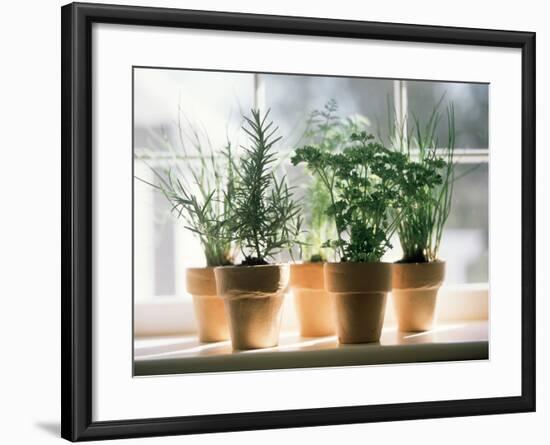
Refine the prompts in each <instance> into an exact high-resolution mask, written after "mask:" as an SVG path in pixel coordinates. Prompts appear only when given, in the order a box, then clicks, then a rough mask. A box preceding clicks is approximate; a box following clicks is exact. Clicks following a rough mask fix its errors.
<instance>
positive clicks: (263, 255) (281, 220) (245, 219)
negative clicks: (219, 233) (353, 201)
mask: <svg viewBox="0 0 550 445" xmlns="http://www.w3.org/2000/svg"><path fill="white" fill-rule="evenodd" d="M268 117H269V110H268V111H267V112H266V113H265V114H264V115H263V117H262V115H261V113H260V111H259V110H251V115H250V117H245V125H244V126H243V130H244V132H245V133H246V134H247V135H248V136H249V138H250V145H249V146H248V147H242V148H243V150H244V155H243V156H242V158H241V160H240V164H239V170H238V181H237V183H236V187H235V189H234V191H233V196H232V204H233V208H232V213H231V220H230V224H229V227H230V230H231V231H232V234H233V236H234V238H235V239H236V240H238V242H239V245H240V248H241V251H242V254H243V256H244V260H243V262H242V264H243V265H261V264H268V260H269V259H273V257H274V255H276V254H278V253H279V252H281V251H282V250H283V249H290V248H292V246H293V245H295V244H296V243H297V239H298V236H299V234H300V226H301V216H300V210H301V209H300V207H299V206H298V205H297V203H296V202H295V201H294V199H293V193H292V190H291V188H289V187H288V186H287V184H286V178H285V177H284V176H283V177H282V178H281V179H280V180H278V179H277V178H276V176H275V174H274V172H273V169H274V165H273V164H274V162H275V160H276V155H275V153H274V150H273V148H274V145H275V144H276V143H277V142H278V141H279V140H280V139H281V137H279V136H277V131H278V127H274V126H273V122H272V121H268Z"/></svg>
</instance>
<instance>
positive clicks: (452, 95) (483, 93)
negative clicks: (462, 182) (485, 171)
mask: <svg viewBox="0 0 550 445" xmlns="http://www.w3.org/2000/svg"><path fill="white" fill-rule="evenodd" d="M406 85H407V96H408V107H409V115H414V116H417V117H418V118H419V119H420V120H421V121H425V120H426V119H427V118H428V117H429V116H430V113H431V112H432V110H433V107H434V104H437V103H438V102H439V101H440V100H441V99H442V98H443V100H442V102H441V109H440V111H442V112H444V111H445V108H446V107H447V106H448V105H449V104H450V103H451V102H452V103H453V104H454V110H455V129H456V146H457V147H459V148H487V147H488V145H489V135H488V128H489V125H488V124H489V86H488V85H486V84H475V83H458V82H453V83H451V82H428V81H407V82H406ZM446 129H447V123H446V118H445V117H444V116H443V119H442V125H440V131H439V140H440V141H441V142H442V143H443V144H444V143H446V141H447V132H446Z"/></svg>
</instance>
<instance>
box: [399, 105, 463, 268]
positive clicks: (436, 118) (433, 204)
mask: <svg viewBox="0 0 550 445" xmlns="http://www.w3.org/2000/svg"><path fill="white" fill-rule="evenodd" d="M438 108H439V104H438V105H437V106H436V107H434V110H433V111H432V113H431V115H430V116H429V118H428V119H427V122H426V123H425V124H422V123H421V122H420V121H419V120H418V119H417V118H413V122H412V123H413V125H412V130H411V131H410V132H409V134H407V133H406V132H405V130H404V129H405V128H406V125H405V123H404V122H398V123H397V125H396V129H397V131H396V137H395V139H394V145H395V146H396V147H397V148H398V149H399V151H400V153H403V154H404V155H405V156H406V157H407V159H408V161H409V163H410V165H411V166H412V168H411V169H409V170H408V171H407V172H405V174H406V175H407V180H408V181H407V182H408V183H409V184H415V186H414V187H408V188H406V189H405V191H404V192H405V195H406V196H405V199H404V201H403V202H405V203H406V205H405V209H404V212H403V217H402V218H401V220H400V222H399V225H398V229H397V233H398V235H399V241H400V243H401V247H402V249H403V258H402V259H401V261H400V262H404V263H425V262H431V261H436V260H437V255H438V251H439V246H440V244H441V237H442V234H443V227H444V225H445V223H446V221H447V218H448V217H449V213H450V211H451V200H452V195H453V185H454V181H455V176H454V159H453V158H454V144H455V127H454V109H453V106H452V104H451V105H450V106H449V108H448V109H447V134H448V137H447V142H446V145H445V147H444V148H441V149H439V148H438V147H439V143H438V138H437V131H438V126H439V123H440V120H441V115H440V113H439V111H438ZM419 170H422V171H423V173H422V174H423V175H424V176H423V177H422V176H420V177H414V175H418V171H419ZM415 180H416V181H415Z"/></svg>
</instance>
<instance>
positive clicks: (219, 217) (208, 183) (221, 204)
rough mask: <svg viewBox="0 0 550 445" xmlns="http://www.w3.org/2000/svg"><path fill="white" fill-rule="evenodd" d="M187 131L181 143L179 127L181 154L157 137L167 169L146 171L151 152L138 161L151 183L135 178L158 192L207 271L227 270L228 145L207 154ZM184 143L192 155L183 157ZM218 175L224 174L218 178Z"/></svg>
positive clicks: (232, 181)
mask: <svg viewBox="0 0 550 445" xmlns="http://www.w3.org/2000/svg"><path fill="white" fill-rule="evenodd" d="M190 131H191V135H190V136H189V137H188V138H186V137H185V132H184V129H183V125H182V123H181V121H180V122H179V134H180V142H181V147H180V148H181V153H180V152H177V150H175V149H174V147H172V145H171V144H170V143H169V142H168V141H167V138H163V137H161V138H157V139H156V142H157V143H159V145H161V146H162V147H163V148H164V149H165V150H164V152H165V153H166V152H167V153H171V154H172V155H173V156H172V158H171V162H170V167H169V168H163V169H161V168H155V167H152V166H151V165H150V163H149V161H151V160H153V159H155V157H156V154H155V153H149V154H147V155H145V156H138V159H140V160H141V161H143V162H145V163H146V164H147V165H148V166H149V168H150V169H151V170H152V172H153V173H154V179H155V180H154V182H148V181H146V180H144V179H142V178H139V177H136V179H138V180H140V181H142V182H144V183H146V184H148V185H150V186H151V187H153V188H155V189H156V190H157V191H159V192H161V193H162V194H163V195H164V196H165V197H166V199H167V200H168V201H169V202H170V203H171V205H172V208H171V210H172V213H174V214H175V215H176V216H177V217H178V218H179V219H181V220H183V222H184V224H185V228H186V229H188V230H190V231H191V232H193V233H194V234H195V236H196V237H197V238H198V239H199V241H200V243H201V245H202V248H203V251H204V255H205V257H206V263H207V265H208V266H212V267H214V266H226V265H231V264H233V258H234V250H235V249H234V245H233V243H232V241H231V236H230V233H229V228H228V226H227V224H226V221H227V220H228V219H229V218H230V215H231V212H232V205H231V201H232V199H233V194H234V189H235V185H236V180H237V177H236V175H235V168H236V164H235V159H234V156H233V153H232V147H231V143H230V142H227V145H226V146H225V147H224V149H223V150H222V151H221V154H217V153H214V151H213V150H210V152H207V151H206V148H205V147H204V146H203V143H202V142H201V139H202V138H201V136H200V135H199V133H198V131H197V130H196V128H194V127H192V126H191V130H190ZM184 141H185V142H188V141H191V142H190V145H192V146H193V148H194V153H193V155H190V154H189V153H188V152H187V150H186V146H187V143H185V142H184ZM197 163H198V166H197V165H195V164H197ZM220 172H226V174H225V175H224V176H222V175H221V173H220ZM190 178H191V179H190Z"/></svg>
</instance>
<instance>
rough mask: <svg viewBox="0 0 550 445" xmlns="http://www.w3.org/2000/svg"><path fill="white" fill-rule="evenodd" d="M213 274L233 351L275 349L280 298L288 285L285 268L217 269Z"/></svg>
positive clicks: (239, 267) (228, 267)
mask: <svg viewBox="0 0 550 445" xmlns="http://www.w3.org/2000/svg"><path fill="white" fill-rule="evenodd" d="M215 274H216V285H217V290H218V295H219V296H220V297H222V298H223V300H224V303H225V309H226V313H227V315H228V321H229V331H230V334H231V343H232V345H233V349H236V350H247V349H259V348H270V347H273V346H277V345H278V344H279V331H280V327H281V315H282V303H283V297H284V294H285V292H286V291H287V288H288V282H289V267H288V265H287V264H282V265H261V266H227V267H217V268H216V269H215Z"/></svg>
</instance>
